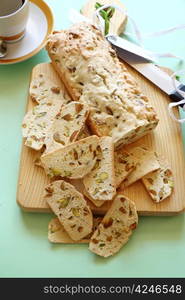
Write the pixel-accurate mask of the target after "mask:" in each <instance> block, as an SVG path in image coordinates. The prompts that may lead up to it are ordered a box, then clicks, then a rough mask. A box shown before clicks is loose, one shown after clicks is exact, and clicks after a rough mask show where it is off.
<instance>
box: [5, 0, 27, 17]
mask: <svg viewBox="0 0 185 300" xmlns="http://www.w3.org/2000/svg"><path fill="white" fill-rule="evenodd" d="M27 3H28V0H25V1H24V4H23V5H22V6H21V7H20V8H19V9H18V10H16V11H14V12H13V13H11V14H9V15H6V16H0V20H1V19H5V18H9V17H12V16H13V15H16V14H17V13H18V12H19V11H21V10H22V9H23V8H24V7H25V5H26V4H27Z"/></svg>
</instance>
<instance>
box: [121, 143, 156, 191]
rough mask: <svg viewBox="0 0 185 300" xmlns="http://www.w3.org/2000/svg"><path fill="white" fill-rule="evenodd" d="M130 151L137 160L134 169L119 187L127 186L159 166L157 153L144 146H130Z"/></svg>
mask: <svg viewBox="0 0 185 300" xmlns="http://www.w3.org/2000/svg"><path fill="white" fill-rule="evenodd" d="M129 152H130V153H132V156H133V157H135V159H136V160H137V165H136V167H135V169H134V170H133V171H132V172H131V173H130V174H129V175H128V176H127V177H126V178H125V180H124V181H123V182H122V183H121V187H122V188H124V187H127V186H129V185H131V184H132V183H134V182H136V181H137V180H139V179H141V178H142V177H143V176H145V175H146V174H148V173H150V172H152V171H155V170H158V169H159V168H160V165H159V162H158V158H157V154H156V153H155V152H154V151H151V150H149V149H148V148H146V147H134V148H131V149H130V151H129Z"/></svg>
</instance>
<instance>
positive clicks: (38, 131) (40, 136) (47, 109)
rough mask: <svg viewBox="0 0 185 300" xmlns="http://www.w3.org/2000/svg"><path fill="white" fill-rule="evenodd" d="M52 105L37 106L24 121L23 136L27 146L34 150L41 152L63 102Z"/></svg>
mask: <svg viewBox="0 0 185 300" xmlns="http://www.w3.org/2000/svg"><path fill="white" fill-rule="evenodd" d="M51 103H52V104H51V105H48V102H47V103H44V104H42V105H36V106H35V107H34V108H33V109H32V110H31V111H29V112H28V113H27V114H26V115H25V117H24V119H23V123H22V134H23V137H24V138H25V145H26V146H28V147H30V148H32V149H35V150H40V149H41V148H42V147H43V145H44V144H45V138H46V136H47V134H48V132H49V130H50V128H51V126H52V123H53V121H54V119H55V117H56V115H57V114H58V113H59V112H60V109H61V105H62V104H61V101H55V102H52V101H51Z"/></svg>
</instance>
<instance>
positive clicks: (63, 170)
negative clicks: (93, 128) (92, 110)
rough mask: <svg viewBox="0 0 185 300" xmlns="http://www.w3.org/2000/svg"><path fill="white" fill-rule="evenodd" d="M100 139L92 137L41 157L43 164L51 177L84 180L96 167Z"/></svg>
mask: <svg viewBox="0 0 185 300" xmlns="http://www.w3.org/2000/svg"><path fill="white" fill-rule="evenodd" d="M99 148H100V147H99V138H98V137H97V136H95V135H94V136H90V137H87V138H85V139H82V140H80V141H77V142H74V143H71V144H70V145H68V146H66V147H63V148H60V149H57V150H54V151H52V152H50V153H46V154H43V155H42V156H41V163H42V164H43V166H44V169H45V171H46V174H47V175H48V176H50V177H54V176H61V177H68V178H72V179H76V178H83V177H84V176H85V175H87V174H88V173H89V172H90V171H91V170H92V168H93V167H94V165H95V163H96V159H97V155H98V152H99V151H100V150H99Z"/></svg>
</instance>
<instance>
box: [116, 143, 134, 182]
mask: <svg viewBox="0 0 185 300" xmlns="http://www.w3.org/2000/svg"><path fill="white" fill-rule="evenodd" d="M137 162H138V158H137V157H136V156H134V154H133V153H132V152H128V151H126V150H125V149H123V148H122V149H120V150H118V151H115V152H114V168H115V178H116V187H118V186H119V185H120V184H121V182H122V181H123V180H125V179H126V177H127V176H128V175H129V174H130V173H131V172H133V171H134V169H135V168H136V165H137Z"/></svg>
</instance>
